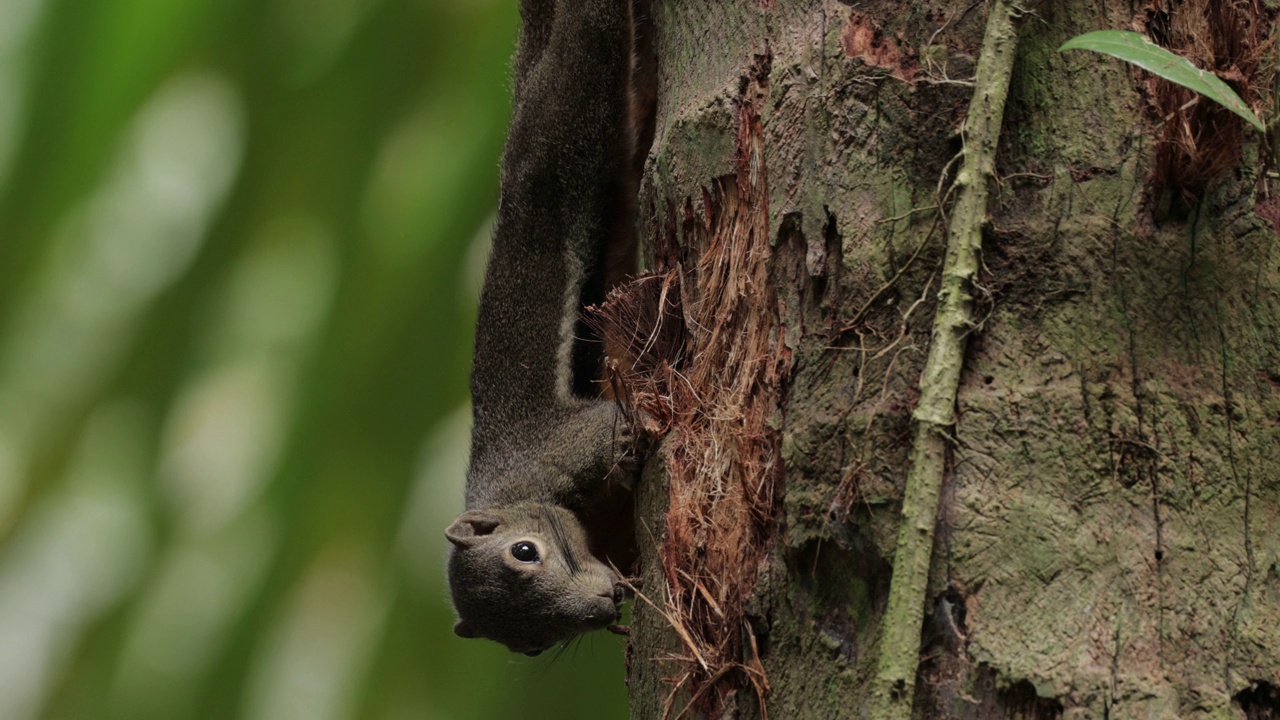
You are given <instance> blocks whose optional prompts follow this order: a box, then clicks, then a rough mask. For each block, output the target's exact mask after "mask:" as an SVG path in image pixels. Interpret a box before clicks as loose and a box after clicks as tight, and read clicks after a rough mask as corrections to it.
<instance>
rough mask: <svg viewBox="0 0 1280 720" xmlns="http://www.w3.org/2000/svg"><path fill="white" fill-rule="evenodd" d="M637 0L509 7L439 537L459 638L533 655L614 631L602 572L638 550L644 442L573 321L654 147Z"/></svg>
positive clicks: (581, 326) (628, 214) (594, 338)
mask: <svg viewBox="0 0 1280 720" xmlns="http://www.w3.org/2000/svg"><path fill="white" fill-rule="evenodd" d="M648 1H649V0H630V1H626V0H624V1H616V0H605V1H601V0H522V2H521V7H520V14H521V19H522V31H521V37H520V41H519V45H518V49H517V51H516V59H515V112H514V115H513V117H512V121H511V126H510V129H509V132H508V136H507V142H506V147H505V149H504V152H503V163H502V174H501V184H500V196H499V203H498V215H497V221H496V224H495V228H494V239H493V249H492V251H491V254H490V257H489V265H488V268H487V270H486V273H485V281H484V288H483V290H482V292H481V297H480V310H479V316H478V319H477V323H476V342H475V354H474V358H473V363H472V373H471V396H472V405H473V413H474V418H473V426H472V435H471V460H470V465H469V467H468V470H467V484H466V509H465V511H464V512H463V513H462V514H461V515H460V516H459V517H458V518H457V519H456V520H455V521H454V522H453V523H452V524H451V525H450V526H449V527H448V529H447V530H446V531H445V535H446V537H447V538H448V539H449V541H450V543H451V547H450V552H449V559H448V576H449V586H450V593H451V595H452V599H453V606H454V609H455V611H456V612H457V614H458V620H457V622H456V623H455V624H454V628H453V629H454V632H455V633H456V634H457V635H459V636H460V637H464V638H474V637H483V638H488V639H491V640H495V641H497V642H499V643H501V644H503V645H505V646H506V647H507V648H508V649H510V650H512V651H513V652H520V653H524V654H526V655H530V656H533V655H537V654H539V653H541V652H543V651H544V650H546V649H548V648H549V647H551V646H553V645H556V644H558V643H561V642H564V641H567V640H569V639H571V638H573V637H574V636H576V635H578V634H580V633H584V632H588V631H593V630H599V629H604V628H608V627H611V626H614V625H615V624H616V622H617V620H618V617H619V612H620V611H619V608H620V606H621V604H622V603H623V602H624V601H625V600H626V599H627V596H628V593H627V591H626V587H625V585H624V583H623V582H622V578H621V577H620V576H619V575H618V574H617V573H616V572H615V571H614V570H613V569H612V568H611V567H610V566H609V565H607V564H606V562H605V559H606V558H607V559H609V560H613V561H615V562H619V561H621V562H627V564H629V560H627V559H626V558H627V554H628V552H632V553H633V552H634V548H633V547H632V548H630V549H629V550H628V548H627V546H628V545H629V544H630V545H633V543H634V527H633V523H632V521H631V518H630V512H629V511H630V489H631V485H632V480H633V478H634V474H635V468H636V464H637V463H638V460H639V457H638V455H639V451H638V447H637V443H636V440H637V439H638V438H633V437H632V434H633V431H632V429H631V427H630V424H629V423H628V422H627V421H626V418H625V417H624V415H623V413H622V411H621V409H620V407H619V405H618V403H616V402H615V401H613V400H611V399H609V398H606V397H604V396H603V394H602V392H601V390H600V388H601V386H602V384H603V383H602V382H601V376H602V374H603V370H604V347H603V343H602V342H601V341H600V339H599V337H598V333H597V332H596V331H595V330H593V328H592V327H591V326H590V325H589V324H588V323H586V322H585V321H584V319H583V317H582V312H583V310H584V308H586V307H588V306H591V305H597V304H599V303H601V302H602V301H603V300H604V297H605V294H606V292H607V291H608V289H609V288H610V286H611V285H613V284H616V283H617V282H619V281H620V280H621V279H622V278H623V276H624V275H625V274H626V273H627V272H634V263H635V256H636V252H635V248H636V244H635V243H636V240H635V230H634V216H635V205H636V195H637V188H638V183H639V176H640V171H641V169H642V168H643V160H644V158H645V157H646V156H647V154H648V146H649V143H650V142H651V141H652V136H653V125H652V106H653V102H654V94H655V92H654V89H653V88H654V84H653V82H652V74H653V65H652V62H651V60H646V59H645V55H646V53H647V52H651V47H652V46H651V40H650V39H649V38H648V36H647V32H645V31H644V30H643V29H641V28H642V25H643V23H644V22H645V21H646V20H647V18H648V14H647V10H648V7H647V3H648ZM650 57H651V56H650ZM635 434H636V435H637V436H638V435H639V433H635ZM619 548H620V549H619ZM621 562H619V565H618V566H619V567H626V565H622V564H621Z"/></svg>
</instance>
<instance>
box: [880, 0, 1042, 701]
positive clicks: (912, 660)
mask: <svg viewBox="0 0 1280 720" xmlns="http://www.w3.org/2000/svg"><path fill="white" fill-rule="evenodd" d="M1022 14H1023V11H1022V10H1021V9H1020V8H1019V7H1018V6H1017V4H1016V3H1015V2H1014V1H1013V0H993V1H992V2H991V5H990V14H989V15H988V17H987V27H986V33H985V36H984V37H983V41H982V52H981V54H980V55H979V57H978V68H977V73H976V76H975V78H974V91H973V97H972V99H971V100H970V103H969V114H968V117H967V118H966V120H965V122H964V127H963V136H964V149H963V151H962V155H963V163H962V165H961V168H960V172H959V173H958V174H957V176H956V181H955V187H954V190H955V191H956V201H955V206H954V208H953V210H952V212H951V217H950V224H949V227H948V235H947V254H946V260H945V261H944V263H943V270H942V287H941V289H940V290H939V293H938V307H937V310H936V312H935V315H934V319H933V332H932V340H931V342H930V345H929V356H928V359H927V360H926V361H925V366H924V370H923V372H922V373H921V376H920V401H919V403H918V404H917V406H916V409H915V412H914V413H913V418H914V420H915V434H914V437H913V440H912V449H911V467H910V469H909V470H908V472H907V485H906V491H905V493H904V495H903V500H902V520H901V526H900V527H899V531H898V546H897V549H896V551H895V553H894V558H893V580H892V583H891V585H890V588H889V607H888V610H887V611H886V612H885V616H884V624H883V632H882V634H881V638H880V658H879V666H878V668H877V670H876V678H875V685H874V691H873V695H872V697H871V710H872V712H871V717H872V718H875V719H876V720H909V719H910V718H911V714H912V700H913V698H914V695H915V680H916V671H917V666H918V664H919V655H920V632H921V621H922V619H923V616H924V605H925V600H926V591H927V589H928V584H929V566H930V563H931V561H932V555H933V538H934V531H935V528H936V523H937V516H938V502H939V497H940V496H941V493H942V481H943V475H944V472H945V470H946V463H947V454H948V451H949V449H950V443H951V432H952V430H953V427H954V425H955V405H956V392H957V389H958V387H959V383H960V371H961V369H962V367H963V364H964V353H965V345H966V344H967V342H968V338H969V333H970V332H971V331H972V330H973V327H974V323H973V306H974V299H973V288H974V286H975V279H976V276H977V274H978V268H979V264H980V262H981V260H980V255H981V251H982V228H983V225H984V223H985V222H986V217H987V202H988V195H989V189H990V186H991V183H992V180H993V178H994V175H995V154H996V147H997V145H998V144H999V140H1000V125H1001V123H1002V121H1003V119H1004V107H1005V100H1006V98H1007V96H1008V91H1009V81H1010V78H1011V76H1012V74H1013V62H1014V58H1015V57H1016V55H1017V49H1018V22H1019V20H1020V18H1021V16H1022Z"/></svg>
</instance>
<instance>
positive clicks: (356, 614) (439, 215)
mask: <svg viewBox="0 0 1280 720" xmlns="http://www.w3.org/2000/svg"><path fill="white" fill-rule="evenodd" d="M517 25H518V18H517V12H516V8H515V2H514V0H501V1H498V0H0V718H5V719H6V720H25V719H28V718H127V719H128V720H146V719H150V718H156V719H164V720H176V719H180V718H202V719H203V718H250V719H252V720H290V719H292V718H297V719H298V720H326V719H338V718H377V719H383V718H386V719H387V720H410V719H417V718H424V719H425V718H447V719H450V720H452V719H464V718H601V717H622V716H624V715H625V712H626V709H625V687H624V685H623V669H622V652H621V650H620V647H619V642H618V641H617V640H616V639H614V638H612V637H610V636H607V635H603V634H599V633H598V634H596V635H593V636H590V637H587V638H584V639H583V640H582V641H581V642H580V643H578V644H576V645H575V646H573V647H571V648H569V649H568V651H567V652H565V653H563V654H562V656H561V657H559V658H558V659H555V660H554V661H553V660H552V659H549V658H547V657H546V656H543V657H542V658H537V659H528V658H524V657H520V656H512V655H510V654H508V653H507V652H506V651H505V650H503V649H502V648H500V647H498V646H496V645H493V644H491V643H487V642H479V641H463V640H459V639H457V638H455V637H454V636H453V634H452V632H450V625H451V623H452V612H451V610H450V609H449V606H448V602H447V597H448V593H447V589H446V588H445V585H444V578H443V576H444V571H443V567H442V565H443V558H444V555H445V542H444V540H443V535H442V529H443V528H444V526H445V525H446V524H447V523H448V521H449V520H450V519H451V518H452V516H453V515H455V514H456V513H457V512H458V511H459V509H460V507H461V497H462V474H463V469H464V467H465V463H466V452H467V432H468V423H469V412H468V410H467V407H466V399H467V398H466V378H467V370H468V364H469V359H470V358H469V356H470V347H471V332H472V328H471V324H472V322H473V318H474V304H475V298H476V294H477V293H478V288H479V277H480V274H481V272H482V268H483V262H484V257H485V251H486V243H487V240H488V236H489V232H490V231H489V222H490V219H491V217H492V213H493V209H494V205H495V203H496V199H497V187H496V183H497V172H498V157H499V154H500V150H501V143H502V136H503V131H504V128H505V124H506V121H507V118H508V116H509V114H510V99H509V95H510V81H509V65H510V54H511V51H512V48H513V45H514V39H515V33H516V28H517Z"/></svg>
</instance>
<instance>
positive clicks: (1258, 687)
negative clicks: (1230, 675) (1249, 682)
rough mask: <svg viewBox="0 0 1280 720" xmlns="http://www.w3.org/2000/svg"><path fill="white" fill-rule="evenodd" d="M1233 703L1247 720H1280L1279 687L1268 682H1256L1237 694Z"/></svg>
mask: <svg viewBox="0 0 1280 720" xmlns="http://www.w3.org/2000/svg"><path fill="white" fill-rule="evenodd" d="M1235 702H1236V704H1237V705H1239V706H1240V709H1241V710H1242V711H1244V716H1245V718H1246V719H1247V720H1280V687H1277V686H1275V685H1272V684H1271V683H1269V682H1262V681H1258V682H1257V683H1256V684H1255V685H1254V686H1253V687H1251V688H1249V689H1248V690H1245V691H1243V692H1240V693H1237V694H1236V696H1235Z"/></svg>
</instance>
